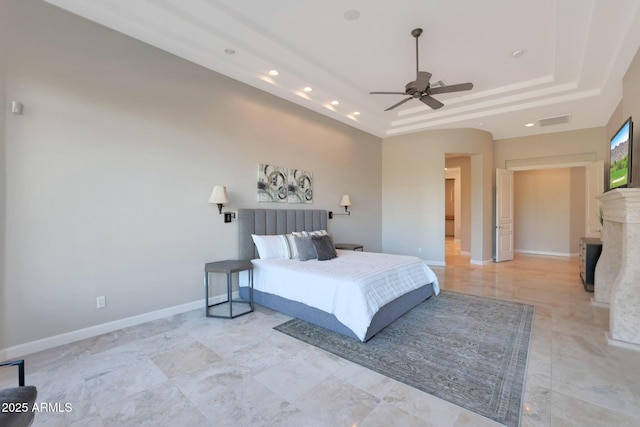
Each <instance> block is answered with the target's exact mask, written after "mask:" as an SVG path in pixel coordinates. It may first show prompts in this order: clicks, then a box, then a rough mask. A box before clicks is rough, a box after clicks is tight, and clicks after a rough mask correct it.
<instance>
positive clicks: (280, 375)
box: [0, 243, 640, 427]
mask: <svg viewBox="0 0 640 427" xmlns="http://www.w3.org/2000/svg"><path fill="white" fill-rule="evenodd" d="M451 245H453V243H449V246H451ZM455 252H456V248H455V245H453V247H448V252H447V253H448V255H447V267H446V268H444V267H435V268H434V271H435V272H436V274H437V275H438V277H439V278H440V283H441V286H442V288H443V289H447V290H452V291H458V292H464V293H469V294H476V295H484V296H489V297H495V298H501V299H507V300H514V301H519V302H524V303H529V304H533V305H535V307H536V313H535V321H534V332H533V337H532V343H531V349H530V354H529V363H528V368H527V378H526V389H525V396H524V403H523V405H524V406H523V415H522V423H521V425H522V426H523V427H530V426H581V427H583V426H606V427H612V426H640V353H636V352H633V351H630V350H624V349H620V348H616V347H609V346H608V345H607V342H606V338H605V335H604V332H605V331H606V330H607V324H608V310H607V309H603V308H598V307H593V306H592V305H591V296H592V294H589V293H586V292H585V291H584V290H583V288H582V284H581V282H580V279H579V276H578V265H577V260H576V259H566V258H553V257H537V256H517V257H516V259H515V260H514V261H511V262H506V263H500V264H491V265H487V266H472V265H470V264H469V259H468V257H464V256H461V255H452V254H453V253H455ZM203 314H204V313H202V312H201V311H200V310H198V311H192V312H188V313H183V314H181V315H177V316H173V317H170V318H166V319H161V320H157V321H154V322H149V323H145V324H142V325H138V326H135V327H131V328H127V329H123V330H120V331H117V332H113V333H109V334H104V335H101V336H98V337H94V338H91V339H86V340H83V341H79V342H76V343H73V344H69V345H65V346H61V347H58V348H54V349H51V350H48V351H44V352H41V353H37V354H32V355H28V356H26V357H25V359H26V366H27V382H28V383H30V384H35V385H37V386H38V391H39V397H38V401H39V402H46V403H52V404H55V403H59V404H61V405H59V407H57V408H56V406H55V405H50V406H51V407H50V408H49V412H42V413H40V414H38V415H36V421H35V422H34V426H47V427H49V426H118V427H121V426H164V425H167V426H168V425H171V426H296V427H298V426H311V427H314V426H360V427H374V426H384V427H389V426H436V427H447V426H480V427H482V426H499V424H497V423H495V422H493V421H490V420H487V419H485V418H483V417H481V416H478V415H476V414H474V413H472V412H469V411H467V410H464V409H462V408H459V407H457V406H454V405H452V404H450V403H447V402H445V401H442V400H439V399H437V398H435V397H433V396H430V395H428V394H425V393H423V392H420V391H418V390H415V389H413V388H411V387H408V386H405V385H404V384H401V383H398V382H395V381H393V380H390V379H388V378H386V377H384V376H381V375H379V374H376V373H374V372H371V371H368V370H366V369H364V368H362V367H360V366H358V365H355V364H352V363H350V362H347V361H345V360H342V359H339V358H337V357H335V356H333V355H330V354H328V353H325V352H323V351H322V350H319V349H316V348H314V347H311V346H309V345H306V344H304V343H302V342H299V341H297V340H295V339H293V338H290V337H288V336H285V335H283V334H280V333H278V332H276V331H273V330H272V327H273V326H275V325H278V324H280V323H282V322H284V321H286V320H287V319H288V317H287V316H284V315H282V314H279V313H276V312H273V311H270V310H267V309H264V308H258V309H257V311H256V312H254V313H252V314H249V315H247V316H243V317H239V318H236V319H233V320H220V319H210V318H205V317H204V315H203ZM14 381H15V374H14V373H13V372H12V373H11V375H10V374H9V373H7V372H6V370H3V371H2V372H1V373H0V387H4V386H10V385H11V384H12V383H13V382H14ZM64 403H70V404H71V408H72V410H71V411H69V412H65V411H64V407H63V404H64ZM57 409H58V410H57Z"/></svg>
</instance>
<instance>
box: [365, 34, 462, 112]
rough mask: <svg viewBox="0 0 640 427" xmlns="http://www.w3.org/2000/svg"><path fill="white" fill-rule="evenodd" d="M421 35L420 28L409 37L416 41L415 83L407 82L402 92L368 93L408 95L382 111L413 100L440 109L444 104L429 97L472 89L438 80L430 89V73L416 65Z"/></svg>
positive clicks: (375, 93)
mask: <svg viewBox="0 0 640 427" xmlns="http://www.w3.org/2000/svg"><path fill="white" fill-rule="evenodd" d="M421 34H422V28H416V29H414V30H413V31H411V35H412V36H413V37H415V39H416V79H415V81H412V82H409V83H407V84H406V85H405V87H404V92H369V93H370V94H372V95H409V97H408V98H405V99H403V100H402V101H400V102H398V103H396V104H393V105H392V106H391V107H389V108H387V109H385V110H384V111H389V110H393V109H394V108H396V107H399V106H400V105H402V104H404V103H405V102H408V101H410V100H412V99H414V98H416V99H419V100H420V101H422V102H423V103H424V104H425V105H427V106H429V107H431V108H432V109H434V110H437V109H438V108H441V107H443V106H444V104H443V103H442V102H440V101H438V100H437V99H435V98H433V97H432V96H431V95H437V94H439V93H451V92H460V91H465V90H471V89H473V83H459V84H455V85H445V84H444V83H443V82H442V80H438V82H437V83H438V86H437V87H433V88H432V87H431V85H430V83H429V81H430V80H431V73H428V72H426V71H420V67H419V65H418V38H419V37H420V35H421Z"/></svg>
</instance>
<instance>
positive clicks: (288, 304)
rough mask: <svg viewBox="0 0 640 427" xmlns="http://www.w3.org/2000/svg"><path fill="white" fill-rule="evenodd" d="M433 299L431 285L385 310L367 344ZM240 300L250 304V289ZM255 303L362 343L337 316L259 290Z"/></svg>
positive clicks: (373, 322)
mask: <svg viewBox="0 0 640 427" xmlns="http://www.w3.org/2000/svg"><path fill="white" fill-rule="evenodd" d="M432 295H433V286H432V285H431V283H428V284H426V285H424V286H422V287H420V288H418V289H414V290H413V291H410V292H407V293H406V294H404V295H402V296H401V297H399V298H396V299H395V300H393V301H391V302H389V303H388V304H386V305H384V306H382V307H381V308H380V309H379V310H378V312H377V313H376V314H375V315H374V316H373V319H372V320H371V324H370V325H369V328H368V329H367V333H366V335H365V338H364V342H366V341H368V340H369V339H370V338H371V337H373V336H374V335H375V334H377V333H378V332H380V331H381V330H382V329H383V328H384V327H385V326H387V325H388V324H390V323H391V322H393V321H394V320H396V319H397V318H399V317H400V316H402V315H403V314H405V313H406V312H407V311H409V310H411V309H412V308H413V307H415V306H416V305H418V304H420V303H421V302H422V301H424V300H426V299H428V298H430V297H431V296H432ZM240 297H242V298H244V299H246V300H248V299H249V289H248V288H247V287H246V286H240ZM253 302H254V303H256V304H259V305H262V306H264V307H267V308H270V309H273V310H276V311H279V312H280V313H284V314H286V315H288V316H291V317H295V318H297V319H302V320H304V321H306V322H309V323H313V324H314V325H318V326H321V327H323V328H325V329H329V330H331V331H334V332H337V333H339V334H342V335H345V336H348V337H350V338H353V339H355V340H358V341H360V339H359V338H358V337H357V336H356V334H354V333H353V331H352V330H351V329H349V328H347V327H346V326H345V325H343V324H342V323H340V321H338V319H337V318H336V317H335V316H334V315H333V314H329V313H327V312H324V311H322V310H318V309H317V308H314V307H310V306H308V305H306V304H303V303H300V302H296V301H291V300H288V299H286V298H282V297H280V296H277V295H273V294H269V293H266V292H261V291H258V290H255V289H254V291H253Z"/></svg>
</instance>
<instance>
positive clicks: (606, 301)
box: [594, 188, 640, 350]
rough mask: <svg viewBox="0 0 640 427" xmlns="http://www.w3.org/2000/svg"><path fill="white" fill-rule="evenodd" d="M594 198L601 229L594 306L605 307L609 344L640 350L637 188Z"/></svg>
mask: <svg viewBox="0 0 640 427" xmlns="http://www.w3.org/2000/svg"><path fill="white" fill-rule="evenodd" d="M598 198H599V199H600V203H601V206H602V213H603V215H602V217H603V228H602V254H601V255H600V259H599V260H598V264H597V265H596V272H595V284H594V303H595V304H597V305H601V306H607V305H608V306H609V310H610V311H609V334H608V338H609V343H610V344H615V345H622V346H625V347H631V348H634V349H636V350H640V188H619V189H616V190H611V191H608V192H606V193H603V194H602V195H600V196H599V197H598Z"/></svg>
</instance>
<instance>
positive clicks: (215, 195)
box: [209, 185, 236, 222]
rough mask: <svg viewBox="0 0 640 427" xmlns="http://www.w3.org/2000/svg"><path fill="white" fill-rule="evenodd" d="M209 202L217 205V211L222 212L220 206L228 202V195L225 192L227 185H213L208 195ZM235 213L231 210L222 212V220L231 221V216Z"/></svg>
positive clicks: (233, 216)
mask: <svg viewBox="0 0 640 427" xmlns="http://www.w3.org/2000/svg"><path fill="white" fill-rule="evenodd" d="M209 203H212V204H216V205H218V213H219V214H222V208H223V207H224V205H225V204H227V203H229V195H228V194H227V187H223V186H221V185H215V186H214V187H213V190H212V191H211V196H209ZM235 217H236V215H235V213H233V212H225V213H224V222H231V219H232V218H235Z"/></svg>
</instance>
